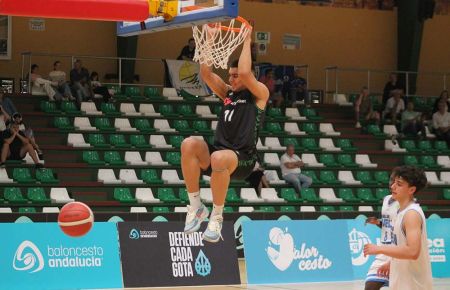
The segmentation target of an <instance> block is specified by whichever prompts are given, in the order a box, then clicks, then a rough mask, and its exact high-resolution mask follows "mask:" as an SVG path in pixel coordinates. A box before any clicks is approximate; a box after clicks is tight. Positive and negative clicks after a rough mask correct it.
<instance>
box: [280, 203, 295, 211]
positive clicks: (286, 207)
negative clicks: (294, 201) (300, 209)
mask: <svg viewBox="0 0 450 290" xmlns="http://www.w3.org/2000/svg"><path fill="white" fill-rule="evenodd" d="M280 211H281V212H296V211H297V210H296V209H295V206H293V205H283V206H280Z"/></svg>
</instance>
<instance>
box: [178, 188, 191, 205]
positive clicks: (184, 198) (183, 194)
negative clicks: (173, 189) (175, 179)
mask: <svg viewBox="0 0 450 290" xmlns="http://www.w3.org/2000/svg"><path fill="white" fill-rule="evenodd" d="M178 197H179V199H180V200H181V201H182V202H183V203H189V195H188V192H187V189H186V188H180V190H179V192H178Z"/></svg>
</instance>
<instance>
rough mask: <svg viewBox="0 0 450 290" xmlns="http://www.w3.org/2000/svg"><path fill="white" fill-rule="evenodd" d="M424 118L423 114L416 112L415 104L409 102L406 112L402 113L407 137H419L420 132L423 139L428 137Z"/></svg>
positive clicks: (403, 128) (404, 132) (403, 127)
mask: <svg viewBox="0 0 450 290" xmlns="http://www.w3.org/2000/svg"><path fill="white" fill-rule="evenodd" d="M423 122H424V118H423V116H422V113H420V112H416V111H414V103H413V102H408V105H407V106H406V110H405V111H403V113H402V132H403V134H405V135H413V136H414V137H417V134H418V133H419V132H421V133H422V138H425V137H426V132H425V126H424V124H423Z"/></svg>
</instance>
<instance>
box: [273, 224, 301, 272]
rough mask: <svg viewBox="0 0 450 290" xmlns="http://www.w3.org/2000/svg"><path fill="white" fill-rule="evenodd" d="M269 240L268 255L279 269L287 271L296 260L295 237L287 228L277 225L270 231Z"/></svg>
mask: <svg viewBox="0 0 450 290" xmlns="http://www.w3.org/2000/svg"><path fill="white" fill-rule="evenodd" d="M269 240H270V242H269V246H268V247H267V249H266V252H267V256H268V257H269V259H270V261H271V262H272V263H273V265H274V266H275V267H277V269H278V270H280V271H285V270H286V269H287V268H289V266H290V265H291V264H292V262H293V261H294V253H295V252H294V250H295V248H294V238H293V237H292V235H291V234H289V233H288V231H287V229H286V231H283V230H282V229H280V228H277V227H275V228H272V229H271V230H270V232H269Z"/></svg>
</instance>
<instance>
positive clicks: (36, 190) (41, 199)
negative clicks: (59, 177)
mask: <svg viewBox="0 0 450 290" xmlns="http://www.w3.org/2000/svg"><path fill="white" fill-rule="evenodd" d="M27 198H28V199H29V200H31V202H33V203H51V200H50V199H49V198H47V195H46V194H45V190H44V189H43V188H42V187H30V188H28V190H27Z"/></svg>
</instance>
